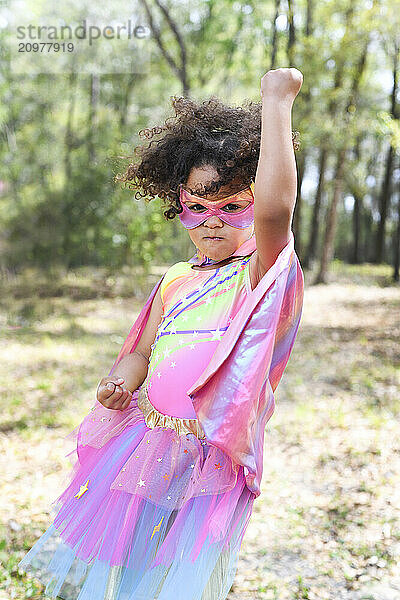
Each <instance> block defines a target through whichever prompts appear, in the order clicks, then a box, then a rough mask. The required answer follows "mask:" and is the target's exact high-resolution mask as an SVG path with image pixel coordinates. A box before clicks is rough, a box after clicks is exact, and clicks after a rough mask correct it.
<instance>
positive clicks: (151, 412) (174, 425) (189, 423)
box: [137, 386, 206, 439]
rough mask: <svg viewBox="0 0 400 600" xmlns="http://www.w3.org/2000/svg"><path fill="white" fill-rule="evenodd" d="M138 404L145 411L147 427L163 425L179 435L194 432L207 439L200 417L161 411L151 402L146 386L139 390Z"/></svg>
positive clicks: (200, 437) (198, 436)
mask: <svg viewBox="0 0 400 600" xmlns="http://www.w3.org/2000/svg"><path fill="white" fill-rule="evenodd" d="M137 405H138V407H139V408H140V410H141V411H142V412H143V415H144V419H145V422H146V425H147V427H150V429H154V427H163V428H164V429H165V428H169V429H175V431H176V432H177V434H178V435H185V434H186V433H194V435H195V436H196V437H197V438H199V439H205V437H206V436H205V433H204V431H203V428H202V426H201V425H200V422H199V420H198V419H183V418H181V417H173V416H171V415H164V414H163V413H160V412H159V411H158V410H157V409H156V408H155V407H154V406H153V405H152V404H151V402H150V400H149V396H148V394H147V388H146V386H143V387H141V388H140V389H139V390H138V398H137Z"/></svg>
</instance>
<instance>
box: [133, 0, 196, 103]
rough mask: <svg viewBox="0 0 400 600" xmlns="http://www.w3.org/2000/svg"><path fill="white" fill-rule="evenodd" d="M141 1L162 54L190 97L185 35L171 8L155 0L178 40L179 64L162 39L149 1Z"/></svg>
mask: <svg viewBox="0 0 400 600" xmlns="http://www.w3.org/2000/svg"><path fill="white" fill-rule="evenodd" d="M140 2H141V4H142V5H143V7H144V9H145V11H146V15H147V18H148V21H149V26H150V29H151V32H152V34H153V36H154V39H155V41H156V43H157V46H158V47H159V49H160V51H161V54H162V55H163V57H164V58H165V60H166V61H167V63H168V64H169V66H170V67H171V69H172V71H173V72H174V73H175V75H176V76H177V77H178V79H179V81H180V82H181V85H182V95H183V96H186V97H188V96H189V93H190V89H189V81H188V74H187V53H186V46H185V42H184V40H183V37H182V36H181V34H180V32H179V28H178V26H177V24H176V22H175V21H174V20H173V18H172V16H171V13H170V11H169V9H168V8H167V7H166V6H165V5H164V4H162V3H161V2H160V0H155V3H156V5H157V6H158V8H159V9H160V11H161V12H162V14H163V15H164V17H165V21H166V22H167V24H168V26H169V28H170V30H171V31H172V33H173V35H174V37H175V39H176V41H177V44H178V48H179V55H180V62H179V64H178V61H176V60H175V59H174V58H173V56H172V55H171V54H170V53H169V52H168V50H167V48H166V45H165V44H164V42H163V40H162V37H161V31H160V29H159V28H158V26H157V24H156V22H155V19H154V15H153V13H152V11H151V9H150V6H149V3H148V2H147V0H140Z"/></svg>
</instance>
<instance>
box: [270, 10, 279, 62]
mask: <svg viewBox="0 0 400 600" xmlns="http://www.w3.org/2000/svg"><path fill="white" fill-rule="evenodd" d="M280 4H281V2H280V0H275V14H274V18H273V20H272V39H271V62H270V65H269V68H270V69H274V68H275V61H276V55H277V54H278V30H277V28H276V20H277V18H278V17H279V9H280Z"/></svg>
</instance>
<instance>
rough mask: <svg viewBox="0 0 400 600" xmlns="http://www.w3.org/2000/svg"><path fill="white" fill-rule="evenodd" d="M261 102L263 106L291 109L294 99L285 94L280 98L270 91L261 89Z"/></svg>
mask: <svg viewBox="0 0 400 600" xmlns="http://www.w3.org/2000/svg"><path fill="white" fill-rule="evenodd" d="M260 96H261V102H262V104H263V106H264V105H268V106H277V107H281V106H283V107H286V108H289V109H291V108H292V106H293V102H294V98H293V96H292V95H291V94H287V95H286V96H280V95H278V94H276V93H274V92H273V91H272V90H268V89H261V91H260Z"/></svg>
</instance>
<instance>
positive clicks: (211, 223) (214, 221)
mask: <svg viewBox="0 0 400 600" xmlns="http://www.w3.org/2000/svg"><path fill="white" fill-rule="evenodd" d="M203 225H206V226H207V227H222V226H223V222H222V220H221V219H220V218H219V217H217V215H211V217H208V219H207V220H206V221H204V223H203Z"/></svg>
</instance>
